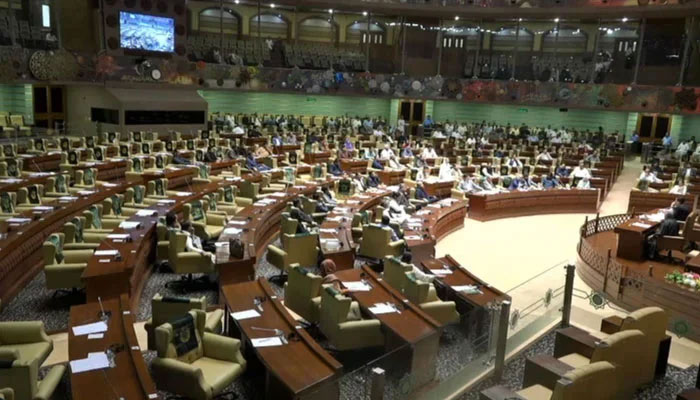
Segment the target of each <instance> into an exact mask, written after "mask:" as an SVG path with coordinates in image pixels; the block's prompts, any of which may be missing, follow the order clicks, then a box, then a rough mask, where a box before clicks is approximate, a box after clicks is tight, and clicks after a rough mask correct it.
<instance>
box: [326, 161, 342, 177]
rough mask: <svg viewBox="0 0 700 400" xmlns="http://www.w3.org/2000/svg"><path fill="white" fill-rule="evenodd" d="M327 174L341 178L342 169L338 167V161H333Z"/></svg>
mask: <svg viewBox="0 0 700 400" xmlns="http://www.w3.org/2000/svg"><path fill="white" fill-rule="evenodd" d="M328 172H329V173H330V174H331V175H333V176H342V175H343V168H341V167H340V160H339V159H337V158H336V159H335V160H333V163H331V165H329V166H328Z"/></svg>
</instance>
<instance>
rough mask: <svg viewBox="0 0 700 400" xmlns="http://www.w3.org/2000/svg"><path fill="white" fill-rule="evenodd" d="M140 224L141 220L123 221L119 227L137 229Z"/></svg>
mask: <svg viewBox="0 0 700 400" xmlns="http://www.w3.org/2000/svg"><path fill="white" fill-rule="evenodd" d="M139 225H140V223H139V222H132V221H122V222H121V223H120V224H119V227H120V228H122V229H136V228H138V227H139Z"/></svg>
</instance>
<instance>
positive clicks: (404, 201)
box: [396, 183, 411, 207]
mask: <svg viewBox="0 0 700 400" xmlns="http://www.w3.org/2000/svg"><path fill="white" fill-rule="evenodd" d="M408 197H409V194H408V191H407V190H406V186H404V184H403V183H400V184H399V188H398V189H397V190H396V202H397V203H399V205H401V206H403V207H410V206H411V202H410V201H409V200H408Z"/></svg>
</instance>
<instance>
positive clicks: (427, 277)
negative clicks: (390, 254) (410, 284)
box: [401, 251, 435, 283]
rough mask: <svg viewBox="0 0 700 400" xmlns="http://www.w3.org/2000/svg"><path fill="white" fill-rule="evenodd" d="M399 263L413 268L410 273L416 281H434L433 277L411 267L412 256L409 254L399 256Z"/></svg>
mask: <svg viewBox="0 0 700 400" xmlns="http://www.w3.org/2000/svg"><path fill="white" fill-rule="evenodd" d="M401 262H402V263H405V264H411V266H412V267H413V269H412V270H411V272H413V274H414V275H415V276H416V279H418V280H419V281H423V282H427V283H431V282H433V281H434V280H435V275H433V274H426V273H425V272H423V271H422V270H421V269H420V268H418V267H416V266H415V265H413V256H412V255H411V253H410V252H408V251H407V252H404V253H403V254H402V255H401Z"/></svg>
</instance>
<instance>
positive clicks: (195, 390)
mask: <svg viewBox="0 0 700 400" xmlns="http://www.w3.org/2000/svg"><path fill="white" fill-rule="evenodd" d="M205 323H206V315H205V313H204V311H201V310H191V311H189V312H188V313H187V314H185V315H184V316H183V317H181V318H179V319H177V320H174V321H170V322H167V323H165V324H162V325H160V326H158V327H157V328H156V330H155V336H156V350H157V352H158V355H157V357H156V358H155V359H154V360H153V363H152V364H151V367H152V371H153V380H154V381H155V383H156V386H157V387H158V389H160V390H165V391H167V392H171V393H174V394H177V395H179V396H185V397H187V398H190V399H193V400H212V399H213V398H214V397H216V396H219V395H223V394H225V393H224V390H225V389H226V388H227V387H228V386H229V385H230V384H231V383H233V381H235V380H236V379H237V378H238V377H239V376H240V375H241V374H243V372H245V370H246V366H247V362H246V360H245V359H244V358H243V355H241V342H240V341H239V340H237V339H233V338H230V337H225V336H221V335H216V334H213V333H209V332H205V330H204V327H205ZM185 337H186V338H187V340H186V341H184V340H182V338H185Z"/></svg>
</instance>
